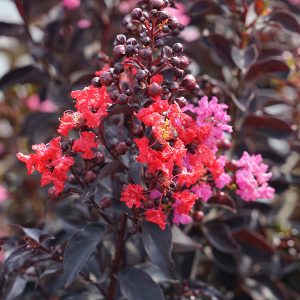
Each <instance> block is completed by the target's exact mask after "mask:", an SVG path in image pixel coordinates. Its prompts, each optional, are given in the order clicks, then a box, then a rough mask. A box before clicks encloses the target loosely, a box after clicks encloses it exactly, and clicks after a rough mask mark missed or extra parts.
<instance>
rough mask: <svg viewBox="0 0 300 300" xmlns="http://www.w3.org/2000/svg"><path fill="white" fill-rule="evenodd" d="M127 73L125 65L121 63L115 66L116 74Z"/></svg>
mask: <svg viewBox="0 0 300 300" xmlns="http://www.w3.org/2000/svg"><path fill="white" fill-rule="evenodd" d="M124 71H125V69H124V67H123V65H122V64H121V63H117V64H115V68H114V73H115V74H121V73H123V72H124Z"/></svg>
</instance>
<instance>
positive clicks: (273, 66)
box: [245, 58, 290, 81]
mask: <svg viewBox="0 0 300 300" xmlns="http://www.w3.org/2000/svg"><path fill="white" fill-rule="evenodd" d="M289 71H290V68H289V66H288V65H287V64H286V63H285V62H283V61H282V60H279V59H275V58H268V59H265V60H261V61H258V62H257V63H255V64H254V65H252V66H251V67H250V69H249V71H248V73H247V74H246V78H245V79H246V80H248V81H252V80H255V79H257V78H258V77H259V76H261V75H264V74H270V73H278V72H285V73H287V72H289Z"/></svg>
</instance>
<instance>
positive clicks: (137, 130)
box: [132, 125, 144, 137]
mask: <svg viewBox="0 0 300 300" xmlns="http://www.w3.org/2000/svg"><path fill="white" fill-rule="evenodd" d="M132 134H133V135H134V136H137V137H142V136H143V135H144V128H143V126H142V125H135V126H134V127H133V129H132Z"/></svg>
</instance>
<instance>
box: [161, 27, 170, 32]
mask: <svg viewBox="0 0 300 300" xmlns="http://www.w3.org/2000/svg"><path fill="white" fill-rule="evenodd" d="M162 32H163V33H169V32H170V28H169V26H168V25H164V26H163V27H162Z"/></svg>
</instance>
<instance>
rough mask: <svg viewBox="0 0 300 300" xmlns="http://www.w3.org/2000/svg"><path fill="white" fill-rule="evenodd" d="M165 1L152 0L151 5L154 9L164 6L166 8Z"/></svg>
mask: <svg viewBox="0 0 300 300" xmlns="http://www.w3.org/2000/svg"><path fill="white" fill-rule="evenodd" d="M165 6H166V5H165V2H164V1H163V0H150V7H151V8H152V9H157V10H160V9H162V8H165Z"/></svg>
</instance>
